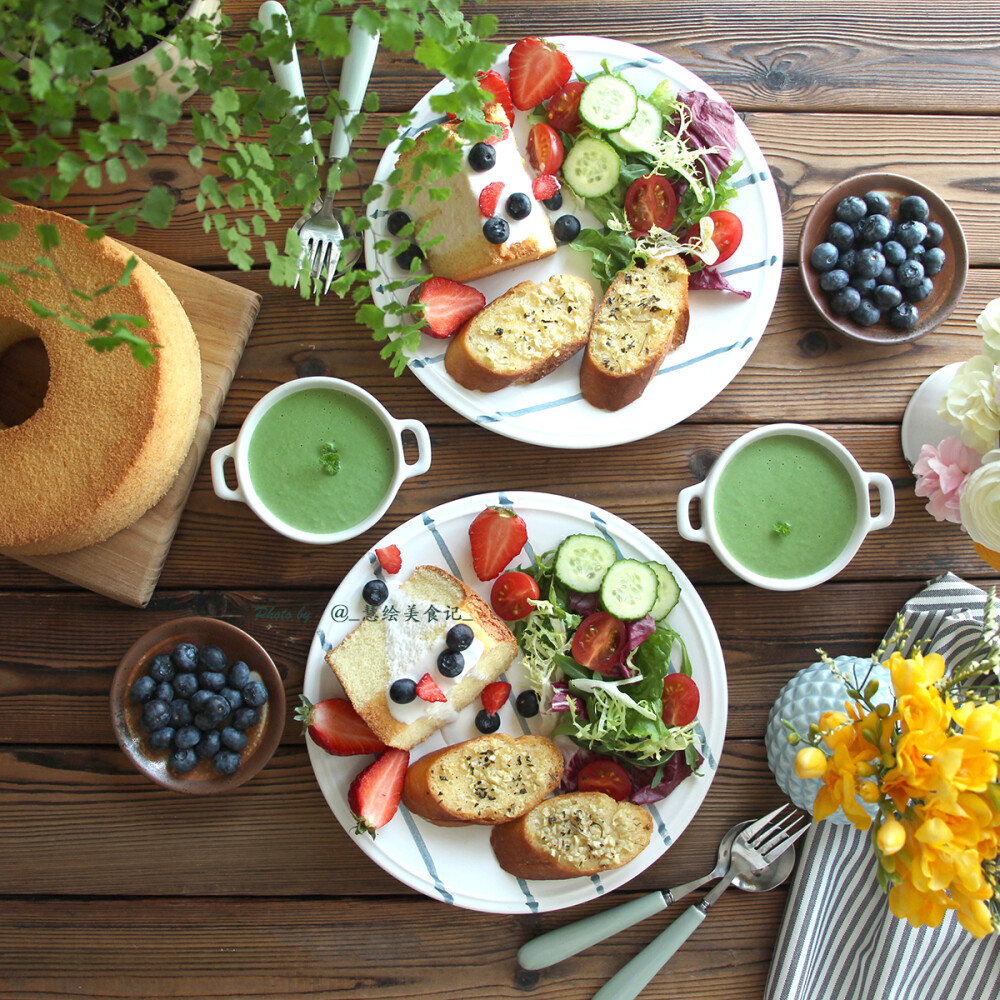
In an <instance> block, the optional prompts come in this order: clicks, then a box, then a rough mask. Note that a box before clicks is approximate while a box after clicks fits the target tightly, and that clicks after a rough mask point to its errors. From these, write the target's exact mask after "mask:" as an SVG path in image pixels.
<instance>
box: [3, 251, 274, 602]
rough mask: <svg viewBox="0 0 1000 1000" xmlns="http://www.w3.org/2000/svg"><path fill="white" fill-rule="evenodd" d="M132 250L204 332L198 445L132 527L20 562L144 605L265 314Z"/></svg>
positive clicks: (227, 291)
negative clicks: (259, 319) (92, 542)
mask: <svg viewBox="0 0 1000 1000" xmlns="http://www.w3.org/2000/svg"><path fill="white" fill-rule="evenodd" d="M131 249H132V250H134V251H135V253H136V255H137V256H139V257H141V258H142V259H143V260H145V261H147V262H148V263H149V264H150V265H152V266H153V267H154V268H156V270H157V271H159V273H160V275H161V276H162V277H163V279H164V280H165V281H166V282H167V284H168V285H170V287H171V288H172V289H173V290H174V294H176V296H177V298H179V299H180V301H181V303H182V305H183V306H184V308H185V310H186V311H187V314H188V317H189V318H190V320H191V325H192V327H194V332H195V334H196V336H197V337H198V344H199V347H200V348H201V381H202V397H201V417H200V418H199V420H198V429H197V431H196V432H195V438H194V443H193V444H192V445H191V450H190V452H188V456H187V459H186V460H185V461H184V464H183V465H182V466H181V470H180V472H179V473H178V476H177V479H176V481H175V482H174V485H173V486H172V487H171V489H170V490H169V492H168V493H167V494H166V496H164V498H163V499H162V500H161V501H160V502H159V503H158V504H157V505H156V506H155V507H153V508H151V509H150V510H149V511H147V512H146V513H145V514H144V515H143V516H142V517H141V518H139V520H138V521H136V522H135V524H133V525H132V526H131V527H130V528H126V529H124V530H123V531H119V532H118V534H117V535H113V536H112V537H111V538H109V539H108V540H107V541H106V542H101V543H100V544H98V545H90V546H88V547H87V548H85V549H78V550H77V551H76V552H65V553H61V554H59V555H52V556H24V557H20V561H21V562H23V563H26V564H27V565H28V566H34V567H36V568H38V569H41V570H44V571H45V572H46V573H51V574H52V575H53V576H58V577H60V578H61V579H63V580H68V581H69V582H70V583H74V584H77V585H79V586H81V587H86V588H87V589H88V590H93V591H95V592H96V593H98V594H104V595H105V596H107V597H111V598H114V599H115V600H116V601H122V602H123V603H125V604H132V605H135V606H137V607H142V606H144V605H145V604H147V603H148V601H149V599H150V598H151V597H152V596H153V590H154V589H155V588H156V583H157V581H158V580H159V578H160V571H161V570H162V568H163V563H164V560H165V559H166V557H167V552H168V551H169V549H170V543H171V542H172V541H173V538H174V534H175V533H176V531H177V525H178V524H179V522H180V519H181V513H182V511H183V510H184V505H185V503H186V502H187V498H188V494H189V493H190V492H191V486H192V485H193V483H194V478H195V475H196V474H197V472H198V467H199V466H200V465H201V460H202V459H203V458H204V457H205V449H206V448H207V447H208V439H209V435H210V434H211V433H212V429H213V428H214V427H215V421H216V419H217V418H218V416H219V410H220V409H221V408H222V403H223V400H224V399H225V398H226V393H227V392H228V391H229V386H230V384H231V382H232V380H233V376H234V375H235V373H236V367H237V365H238V364H239V362H240V358H241V357H242V356H243V349H244V347H245V346H246V342H247V338H248V337H249V336H250V331H251V330H252V329H253V324H254V321H255V320H256V319H257V313H258V312H259V311H260V302H261V297H260V296H259V295H258V294H257V293H256V292H251V291H248V290H247V289H245V288H240V287H239V286H238V285H232V284H230V283H229V282H228V281H223V280H221V279H220V278H216V277H214V276H213V275H210V274H203V273H202V272H201V271H196V270H194V268H190V267H187V266H186V265H184V264H178V263H177V262H176V261H172V260H167V258H165V257H160V256H158V255H157V254H154V253H149V252H148V251H146V250H141V249H139V248H138V247H132V248H131ZM119 350H121V348H119Z"/></svg>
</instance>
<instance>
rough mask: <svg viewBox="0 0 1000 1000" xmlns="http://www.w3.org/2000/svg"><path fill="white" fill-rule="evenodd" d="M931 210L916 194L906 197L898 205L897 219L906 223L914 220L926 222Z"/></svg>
mask: <svg viewBox="0 0 1000 1000" xmlns="http://www.w3.org/2000/svg"><path fill="white" fill-rule="evenodd" d="M930 214H931V210H930V208H929V207H928V205H927V202H926V201H925V200H924V199H923V198H921V197H920V195H918V194H911V195H907V196H906V197H905V198H904V199H903V200H902V201H901V202H900V203H899V217H900V218H901V219H903V220H904V221H906V222H909V221H911V220H914V221H916V222H926V221H927V220H928V219H929V218H930Z"/></svg>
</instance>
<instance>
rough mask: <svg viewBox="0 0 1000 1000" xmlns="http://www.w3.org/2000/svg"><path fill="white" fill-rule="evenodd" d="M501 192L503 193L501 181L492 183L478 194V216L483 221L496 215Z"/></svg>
mask: <svg viewBox="0 0 1000 1000" xmlns="http://www.w3.org/2000/svg"><path fill="white" fill-rule="evenodd" d="M501 191H503V181H493V183H492V184H487V185H486V187H484V188H483V190H482V191H480V192H479V214H480V215H481V216H482V217H483V218H484V219H491V218H493V216H494V215H496V214H497V204H498V203H499V201H500V192H501Z"/></svg>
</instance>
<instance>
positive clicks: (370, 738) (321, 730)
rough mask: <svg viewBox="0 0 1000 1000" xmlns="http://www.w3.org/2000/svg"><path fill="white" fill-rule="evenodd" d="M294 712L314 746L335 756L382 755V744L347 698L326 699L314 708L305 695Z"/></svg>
mask: <svg viewBox="0 0 1000 1000" xmlns="http://www.w3.org/2000/svg"><path fill="white" fill-rule="evenodd" d="M300 697H301V699H302V704H301V705H300V706H299V707H298V708H297V709H296V710H295V718H296V719H297V720H298V721H299V722H301V723H302V732H303V733H309V735H310V736H311V737H312V741H313V742H314V743H315V744H316V746H318V747H321V748H322V749H323V750H325V751H326V752H327V753H332V754H334V755H335V756H337V757H353V756H354V755H355V754H362V753H381V752H382V751H383V750H385V748H386V746H385V744H384V743H383V742H382V741H381V740H380V739H379V738H378V737H377V736H376V735H375V734H374V733H373V732H372V731H371V730H370V729H369V728H368V725H367V723H366V722H365V720H364V719H362V718H361V716H360V715H358V713H357V712H356V711H355V710H354V706H353V705H352V704H351V703H350V702H349V701H348V700H347V699H346V698H327V699H326V700H325V701H321V702H319V703H318V704H316V705H314V704H313V703H312V702H311V701H310V700H309V699H308V698H307V697H306V696H305V695H301V696H300Z"/></svg>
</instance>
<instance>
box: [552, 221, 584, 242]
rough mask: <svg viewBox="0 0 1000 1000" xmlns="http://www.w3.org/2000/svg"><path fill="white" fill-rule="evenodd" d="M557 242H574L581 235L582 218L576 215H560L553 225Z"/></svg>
mask: <svg viewBox="0 0 1000 1000" xmlns="http://www.w3.org/2000/svg"><path fill="white" fill-rule="evenodd" d="M552 232H553V233H554V234H555V237H556V242H557V243H572V242H573V240H575V239H576V238H577V236H579V235H580V220H579V219H578V218H577V217H576V216H575V215H560V216H559V218H558V219H556V221H555V222H554V223H553V225H552Z"/></svg>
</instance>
